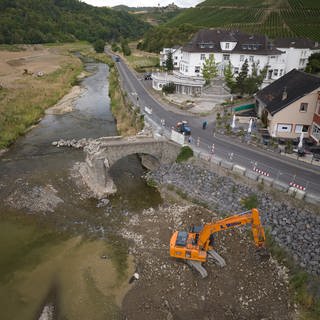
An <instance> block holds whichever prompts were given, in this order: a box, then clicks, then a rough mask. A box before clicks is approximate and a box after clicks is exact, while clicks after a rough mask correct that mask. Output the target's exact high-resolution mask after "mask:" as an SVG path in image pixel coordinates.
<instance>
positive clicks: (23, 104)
mask: <svg viewBox="0 0 320 320" xmlns="http://www.w3.org/2000/svg"><path fill="white" fill-rule="evenodd" d="M89 48H90V46H89V45H88V44H85V43H73V44H64V45H56V46H43V45H23V46H21V47H20V51H8V50H0V69H1V75H0V84H1V89H0V98H1V99H0V113H1V118H0V128H1V130H0V149H2V148H5V147H7V146H9V145H10V144H11V143H13V142H14V141H15V140H16V139H17V138H18V137H19V136H20V135H23V134H24V133H25V132H26V131H28V130H29V128H30V126H32V125H33V124H35V123H37V122H38V121H39V120H40V119H41V117H42V116H43V114H44V112H45V110H46V109H47V108H49V107H52V106H53V105H55V103H57V102H58V101H59V100H60V99H61V98H62V97H64V96H65V95H66V94H67V93H68V92H69V91H70V89H71V88H72V86H73V85H74V84H75V83H76V82H77V77H78V76H79V74H80V73H81V72H82V71H83V64H82V62H81V61H80V59H78V58H77V57H76V56H75V55H74V54H72V53H71V52H72V51H77V50H79V51H81V50H84V51H87V50H89Z"/></svg>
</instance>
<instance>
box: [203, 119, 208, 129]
mask: <svg viewBox="0 0 320 320" xmlns="http://www.w3.org/2000/svg"><path fill="white" fill-rule="evenodd" d="M207 124H208V122H207V120H205V121H203V123H202V129H203V130H204V129H205V128H206V127H207Z"/></svg>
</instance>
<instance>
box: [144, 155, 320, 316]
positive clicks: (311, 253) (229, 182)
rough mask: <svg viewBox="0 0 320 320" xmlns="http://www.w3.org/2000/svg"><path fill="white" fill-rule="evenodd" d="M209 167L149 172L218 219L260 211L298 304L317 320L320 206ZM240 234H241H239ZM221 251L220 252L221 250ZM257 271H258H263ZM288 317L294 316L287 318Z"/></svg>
mask: <svg viewBox="0 0 320 320" xmlns="http://www.w3.org/2000/svg"><path fill="white" fill-rule="evenodd" d="M204 168H205V166H204V165H203V164H201V163H198V162H197V161H196V162H195V163H184V164H174V165H172V166H163V167H161V168H160V169H159V170H157V171H155V172H152V173H149V174H148V179H149V180H151V181H153V182H152V184H158V185H159V186H160V188H161V189H163V188H165V189H167V190H172V191H171V192H174V193H178V194H179V195H180V196H181V197H182V198H183V199H192V201H193V202H194V203H198V204H200V205H202V206H205V207H207V208H209V209H210V210H213V211H214V212H215V213H217V214H218V215H222V216H229V215H232V214H233V213H235V212H242V211H245V210H246V209H247V207H248V206H256V207H258V208H259V210H260V212H261V217H262V221H263V225H264V226H265V228H266V230H267V233H268V234H269V235H270V236H268V239H269V248H270V249H271V251H272V252H273V254H274V255H275V258H277V259H278V260H279V261H281V264H282V265H283V267H284V265H286V266H288V267H289V269H287V276H288V279H289V281H290V288H291V289H294V290H295V297H296V301H298V302H299V303H300V305H301V306H302V307H303V308H302V309H304V312H305V314H306V315H308V319H317V318H318V317H319V309H318V306H319V296H317V294H316V292H317V290H318V289H317V288H319V287H320V279H319V275H320V268H319V265H320V263H319V259H320V258H319V257H320V255H319V252H320V246H319V239H320V228H319V225H320V215H319V208H318V210H317V208H315V207H313V206H306V205H305V204H303V205H301V204H300V205H299V202H295V201H294V200H292V199H290V198H288V197H282V195H273V194H271V193H269V192H268V191H267V190H263V189H261V188H260V189H258V188H257V186H254V185H251V186H249V185H247V184H245V182H244V181H241V179H240V178H236V177H233V176H227V175H226V173H224V172H223V171H222V170H220V171H219V172H218V173H216V172H213V171H212V169H211V170H206V169H204ZM190 217H192V219H193V220H194V221H192V219H190ZM184 219H186V220H188V221H189V223H195V224H197V223H199V218H198V217H197V214H195V213H193V214H192V215H190V216H189V217H188V216H187V217H186V216H185V215H184ZM184 219H182V220H181V221H180V223H181V224H182V225H185V224H186V221H185V220H184ZM208 219H209V220H208ZM208 219H207V220H204V221H210V220H211V218H208ZM190 220H191V221H190ZM178 224H179V223H178ZM235 233H236V234H237V231H235ZM236 237H238V235H237V236H236ZM271 239H273V240H271ZM229 241H231V239H230V238H228V242H224V243H223V244H220V245H222V246H223V248H225V247H227V248H228V246H229ZM271 241H272V243H271ZM241 242H242V241H241ZM220 250H221V249H220ZM239 250H240V249H239ZM217 251H218V252H219V248H218V249H217ZM228 251H229V249H227V252H228ZM239 252H240V251H239ZM234 255H235V257H234V258H236V257H237V258H238V259H240V260H242V261H243V259H245V260H246V259H247V258H248V257H244V256H243V255H241V254H240V255H239V253H234ZM224 257H225V256H224ZM225 258H230V257H229V256H227V257H225ZM264 271H265V272H267V269H266V268H265V269H264ZM305 271H308V273H306V272H305ZM255 272H259V271H258V269H257V270H256V271H255ZM219 274H220V272H219ZM226 277H230V275H228V276H227V275H226ZM240 280H241V276H240V277H239V281H240ZM269 280H270V282H274V281H275V279H272V277H271V278H270V279H269ZM253 282H254V281H253ZM260 286H261V283H258V282H257V283H256V284H255V287H256V288H257V287H260ZM236 291H237V290H236V289H235V292H236ZM244 292H246V291H244ZM253 308H254V307H253ZM263 316H264V317H270V314H268V313H266V314H263ZM261 317H262V315H261ZM247 318H250V317H247ZM271 318H272V319H273V318H277V319H287V318H282V317H271ZM221 319H222V318H221ZM288 319H291V318H290V317H288ZM292 319H293V318H292Z"/></svg>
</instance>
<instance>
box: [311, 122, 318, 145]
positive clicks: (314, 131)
mask: <svg viewBox="0 0 320 320" xmlns="http://www.w3.org/2000/svg"><path fill="white" fill-rule="evenodd" d="M311 135H312V136H313V137H314V138H315V139H316V140H318V141H320V126H318V125H317V124H315V123H313V124H312V129H311Z"/></svg>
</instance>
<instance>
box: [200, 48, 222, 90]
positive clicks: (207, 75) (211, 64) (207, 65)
mask: <svg viewBox="0 0 320 320" xmlns="http://www.w3.org/2000/svg"><path fill="white" fill-rule="evenodd" d="M217 75H218V68H217V64H216V62H215V60H214V55H213V53H212V54H210V56H209V59H205V61H204V64H203V66H202V76H203V78H204V80H205V81H206V84H210V82H211V80H213V79H214V78H215V77H216V76H217Z"/></svg>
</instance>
